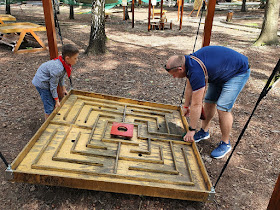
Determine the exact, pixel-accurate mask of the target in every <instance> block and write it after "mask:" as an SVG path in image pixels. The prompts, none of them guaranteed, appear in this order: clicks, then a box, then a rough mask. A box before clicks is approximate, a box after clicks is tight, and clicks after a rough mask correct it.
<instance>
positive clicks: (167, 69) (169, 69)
mask: <svg viewBox="0 0 280 210" xmlns="http://www.w3.org/2000/svg"><path fill="white" fill-rule="evenodd" d="M179 67H182V66H174V67H171V68H167V67H166V65H164V68H165V70H166V71H171V70H172V69H177V68H179Z"/></svg>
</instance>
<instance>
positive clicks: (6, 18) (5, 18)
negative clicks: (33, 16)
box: [0, 14, 16, 24]
mask: <svg viewBox="0 0 280 210" xmlns="http://www.w3.org/2000/svg"><path fill="white" fill-rule="evenodd" d="M4 21H16V18H15V17H14V16H12V15H6V14H0V24H5V23H4Z"/></svg>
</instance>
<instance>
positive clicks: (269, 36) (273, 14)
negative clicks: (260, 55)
mask: <svg viewBox="0 0 280 210" xmlns="http://www.w3.org/2000/svg"><path fill="white" fill-rule="evenodd" d="M279 6H280V3H279V0H267V3H266V7H265V14H264V20H263V25H262V31H261V34H260V36H259V38H258V39H257V40H256V42H255V43H254V45H256V46H261V45H273V44H279V40H278V36H277V30H278V18H279Z"/></svg>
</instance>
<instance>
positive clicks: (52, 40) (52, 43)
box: [42, 0, 58, 59]
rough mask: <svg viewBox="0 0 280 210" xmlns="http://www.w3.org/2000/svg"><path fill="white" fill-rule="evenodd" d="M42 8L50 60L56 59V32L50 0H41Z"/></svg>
mask: <svg viewBox="0 0 280 210" xmlns="http://www.w3.org/2000/svg"><path fill="white" fill-rule="evenodd" d="M42 2H43V8H44V15H45V25H46V28H47V36H48V44H49V52H50V59H54V58H56V57H58V50H57V42H56V30H55V24H54V19H53V8H52V2H51V0H43V1H42Z"/></svg>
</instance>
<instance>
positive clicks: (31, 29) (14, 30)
mask: <svg viewBox="0 0 280 210" xmlns="http://www.w3.org/2000/svg"><path fill="white" fill-rule="evenodd" d="M36 31H46V27H45V26H41V25H38V24H34V23H29V22H18V23H8V24H1V25H0V34H1V36H0V43H3V44H6V45H9V46H12V47H13V51H14V53H24V52H35V51H42V50H46V46H45V44H44V43H43V41H42V40H41V39H40V38H39V37H38V36H37V34H36V33H35V32H36ZM19 33H20V34H19ZM28 33H29V34H31V35H32V36H33V37H34V39H35V40H36V41H37V42H38V43H39V44H40V46H41V47H40V48H30V49H20V50H19V47H20V45H21V44H22V41H23V40H24V38H25V36H26V35H27V34H28ZM18 34H19V35H18ZM11 35H14V37H16V40H13V41H12V42H13V43H11V42H10V41H9V38H10V36H11Z"/></svg>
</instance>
